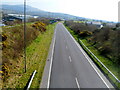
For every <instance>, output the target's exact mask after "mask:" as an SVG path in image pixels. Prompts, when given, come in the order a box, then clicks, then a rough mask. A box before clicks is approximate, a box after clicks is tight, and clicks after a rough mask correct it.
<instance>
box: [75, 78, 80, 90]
mask: <svg viewBox="0 0 120 90" xmlns="http://www.w3.org/2000/svg"><path fill="white" fill-rule="evenodd" d="M75 81H76V84H77V87H78V88H79V90H80V84H79V83H78V80H77V78H75Z"/></svg>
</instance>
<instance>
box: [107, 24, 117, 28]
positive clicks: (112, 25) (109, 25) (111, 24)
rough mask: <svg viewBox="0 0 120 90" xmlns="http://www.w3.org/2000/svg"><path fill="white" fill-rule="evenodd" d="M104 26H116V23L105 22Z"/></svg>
mask: <svg viewBox="0 0 120 90" xmlns="http://www.w3.org/2000/svg"><path fill="white" fill-rule="evenodd" d="M106 26H109V27H116V23H106Z"/></svg>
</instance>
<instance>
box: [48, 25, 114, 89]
mask: <svg viewBox="0 0 120 90" xmlns="http://www.w3.org/2000/svg"><path fill="white" fill-rule="evenodd" d="M91 61H92V60H91V59H90V58H89V57H88V56H87V55H86V54H85V52H84V51H83V49H82V48H81V47H80V46H79V47H78V45H77V43H76V42H75V40H74V39H73V38H72V37H71V35H70V34H69V33H68V32H67V30H66V29H65V27H64V25H63V24H62V23H58V24H57V26H56V41H55V47H54V54H53V62H52V69H51V76H50V88H109V86H110V85H111V84H110V83H108V81H105V80H104V78H105V77H103V76H101V74H99V72H100V71H97V70H98V69H96V67H94V65H92V63H93V62H91ZM111 86H112V85H111Z"/></svg>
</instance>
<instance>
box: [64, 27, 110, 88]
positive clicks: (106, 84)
mask: <svg viewBox="0 0 120 90" xmlns="http://www.w3.org/2000/svg"><path fill="white" fill-rule="evenodd" d="M63 27H64V28H65V26H64V25H63ZM65 30H66V31H67V33H68V34H69V35H70V37H71V38H72V39H73V41H74V42H75V43H76V45H77V46H78V48H79V49H80V50H81V51H82V53H83V55H84V56H85V58H87V60H88V62H89V63H90V65H91V66H92V67H93V69H94V70H95V71H96V73H97V74H98V76H99V77H100V78H101V80H102V81H103V82H104V84H105V85H106V86H107V88H110V87H109V86H108V85H107V83H106V82H105V80H104V79H103V78H102V76H101V75H100V74H99V73H98V71H97V70H96V69H95V67H94V66H93V64H92V63H91V62H90V60H89V58H88V57H87V55H86V54H85V52H84V51H83V50H82V49H81V48H80V45H79V44H78V43H77V41H75V39H74V38H73V36H72V35H71V34H70V33H69V32H68V30H67V29H66V28H65Z"/></svg>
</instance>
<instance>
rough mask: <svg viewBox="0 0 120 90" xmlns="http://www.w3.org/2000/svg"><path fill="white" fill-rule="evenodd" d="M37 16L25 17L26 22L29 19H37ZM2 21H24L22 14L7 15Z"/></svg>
mask: <svg viewBox="0 0 120 90" xmlns="http://www.w3.org/2000/svg"><path fill="white" fill-rule="evenodd" d="M38 17H39V16H31V15H26V21H27V20H28V19H29V18H38ZM3 20H4V21H14V20H20V21H24V15H22V14H8V15H7V16H6V17H4V18H3Z"/></svg>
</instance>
